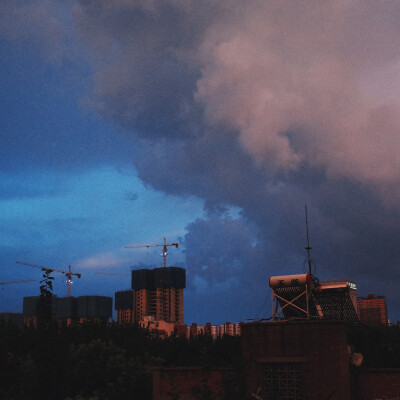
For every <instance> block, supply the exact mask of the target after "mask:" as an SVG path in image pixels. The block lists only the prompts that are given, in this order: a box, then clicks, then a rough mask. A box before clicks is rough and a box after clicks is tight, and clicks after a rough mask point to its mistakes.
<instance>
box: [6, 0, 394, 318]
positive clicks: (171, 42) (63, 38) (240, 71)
mask: <svg viewBox="0 0 400 400" xmlns="http://www.w3.org/2000/svg"><path fill="white" fill-rule="evenodd" d="M399 21H400V3H399V2H397V1H394V0H393V1H390V0H383V1H379V2H377V1H375V0H363V1H361V0H360V1H357V0H338V1H335V2H327V1H320V0H307V1H306V0H304V1H302V0H301V1H296V2H294V1H281V0H280V1H278V0H276V1H275V0H270V1H265V0H251V1H243V0H227V1H224V2H221V1H217V0H205V1H202V2H198V1H195V0H136V1H135V0H113V1H109V0H81V1H69V0H64V1H58V2H54V1H51V0H30V1H23V0H19V1H15V0H3V1H2V2H1V4H0V52H1V53H0V54H1V58H0V93H1V96H0V145H1V146H0V155H1V157H0V204H1V210H2V212H1V214H0V230H1V235H0V248H1V249H0V250H1V251H0V254H1V277H0V281H2V282H4V281H10V280H16V279H36V282H29V283H21V284H9V285H4V286H3V290H2V291H1V293H0V296H1V297H0V298H1V311H21V310H22V296H23V295H37V294H38V286H39V285H38V281H39V280H40V271H39V270H36V269H34V268H31V267H25V266H22V265H18V264H15V261H16V260H20V261H24V262H28V263H34V264H40V265H44V266H48V267H51V266H52V267H56V268H59V269H64V268H67V267H68V265H69V264H71V265H72V269H73V270H75V271H77V272H80V273H82V279H80V280H77V281H76V282H75V283H74V285H73V288H72V293H73V295H83V294H105V295H110V296H111V295H113V293H114V292H115V291H116V290H122V289H127V288H129V278H125V277H118V276H106V275H98V274H97V275H96V274H95V272H117V273H129V271H130V270H131V269H132V268H138V267H143V266H157V267H158V266H161V263H162V259H161V257H160V248H153V249H149V250H146V249H125V248H124V246H126V245H129V244H153V243H154V244H157V243H162V240H163V237H164V236H165V237H166V238H167V241H168V242H175V241H179V243H180V247H179V248H178V249H175V248H173V249H171V250H170V252H169V255H168V264H169V265H179V266H185V268H186V269H187V289H186V291H185V322H187V323H191V322H195V321H196V322H200V323H203V322H205V321H211V322H213V323H221V322H224V321H240V320H246V319H251V318H261V317H266V316H268V315H270V300H269V298H270V293H269V287H268V277H269V276H270V275H284V274H292V273H302V272H303V268H304V260H305V257H306V252H305V250H304V247H305V246H306V237H305V222H304V204H307V207H308V211H309V227H310V239H311V245H312V247H313V250H312V256H313V258H314V259H315V260H316V263H317V271H316V275H317V276H318V277H319V279H320V280H322V279H341V278H345V279H352V280H354V281H356V283H357V286H358V293H359V295H361V296H366V295H367V294H368V293H376V294H379V295H385V296H386V297H387V301H388V309H389V315H390V318H391V319H392V320H393V321H397V320H400V295H399V290H398V284H399V281H400V185H399V184H400V112H399V111H400V40H399V37H400V22H399ZM55 277H56V285H55V286H56V293H57V294H58V295H59V296H64V295H65V294H66V284H65V282H64V281H63V278H62V275H60V276H55Z"/></svg>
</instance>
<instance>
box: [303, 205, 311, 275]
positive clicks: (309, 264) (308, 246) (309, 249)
mask: <svg viewBox="0 0 400 400" xmlns="http://www.w3.org/2000/svg"><path fill="white" fill-rule="evenodd" d="M304 209H305V212H306V234H307V247H306V250H307V262H308V273H309V274H310V275H311V276H312V272H311V265H312V261H311V247H310V239H309V236H308V215H307V204H305V205H304Z"/></svg>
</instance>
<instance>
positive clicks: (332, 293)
mask: <svg viewBox="0 0 400 400" xmlns="http://www.w3.org/2000/svg"><path fill="white" fill-rule="evenodd" d="M269 285H270V287H271V295H272V307H273V309H272V317H273V318H274V319H277V318H280V317H282V316H283V318H285V319H291V318H323V319H336V320H346V321H357V320H358V316H357V302H356V296H357V287H356V284H355V283H354V282H351V281H347V280H333V281H322V282H318V281H317V280H315V279H313V278H312V277H311V275H310V274H300V275H284V276H274V277H271V278H270V279H269Z"/></svg>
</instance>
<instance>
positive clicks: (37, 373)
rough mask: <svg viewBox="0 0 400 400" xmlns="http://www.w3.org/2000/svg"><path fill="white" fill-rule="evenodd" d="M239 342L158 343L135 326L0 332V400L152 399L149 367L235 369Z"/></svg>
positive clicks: (8, 328)
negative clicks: (0, 399)
mask: <svg viewBox="0 0 400 400" xmlns="http://www.w3.org/2000/svg"><path fill="white" fill-rule="evenodd" d="M240 360H241V356H240V339H239V338H234V337H229V336H225V337H223V338H221V339H217V340H215V341H213V340H212V338H211V337H208V336H198V337H196V338H193V339H190V340H187V339H185V338H178V337H170V338H160V337H157V336H154V335H151V334H150V333H149V332H148V331H146V330H144V329H142V328H140V327H138V326H118V325H105V324H104V325H101V324H86V325H82V326H80V327H62V328H60V327H58V326H57V325H56V324H53V325H51V326H46V327H45V328H41V329H34V328H26V329H25V330H24V331H21V330H19V329H18V328H17V327H15V326H13V325H11V324H4V323H3V324H1V325H0V368H1V371H0V376H1V384H0V398H2V399H9V400H14V399H15V400H20V399H26V400H29V399H52V400H58V399H60V400H89V399H90V400H106V399H107V400H114V399H115V400H117V399H118V400H124V399H130V400H131V399H146V400H148V399H151V398H152V395H151V391H152V379H151V377H152V368H153V367H156V366H202V367H205V368H207V367H228V366H233V367H239V366H240Z"/></svg>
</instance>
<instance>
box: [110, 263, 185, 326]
mask: <svg viewBox="0 0 400 400" xmlns="http://www.w3.org/2000/svg"><path fill="white" fill-rule="evenodd" d="M185 287H186V270H184V269H183V268H178V267H162V268H154V269H138V270H134V271H132V289H130V290H124V291H118V292H116V293H115V309H116V312H117V322H118V323H119V324H131V323H136V322H139V321H143V320H144V318H145V317H148V316H152V317H154V320H155V321H166V322H171V323H175V324H183V289H184V288H185Z"/></svg>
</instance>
